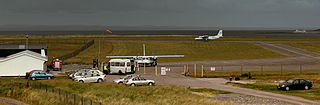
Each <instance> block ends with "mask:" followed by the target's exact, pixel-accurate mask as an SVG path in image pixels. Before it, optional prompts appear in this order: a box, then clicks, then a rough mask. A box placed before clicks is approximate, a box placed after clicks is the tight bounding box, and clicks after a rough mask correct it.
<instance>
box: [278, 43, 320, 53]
mask: <svg viewBox="0 0 320 105" xmlns="http://www.w3.org/2000/svg"><path fill="white" fill-rule="evenodd" d="M283 44H285V45H288V46H292V47H296V48H300V49H302V50H306V51H310V52H313V53H317V54H320V42H319V41H317V42H297V43H288V42H287V43H285V42H284V43H283Z"/></svg>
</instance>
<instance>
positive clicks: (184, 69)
mask: <svg viewBox="0 0 320 105" xmlns="http://www.w3.org/2000/svg"><path fill="white" fill-rule="evenodd" d="M183 74H186V65H183Z"/></svg>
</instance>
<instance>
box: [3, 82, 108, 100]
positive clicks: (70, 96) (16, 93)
mask: <svg viewBox="0 0 320 105" xmlns="http://www.w3.org/2000/svg"><path fill="white" fill-rule="evenodd" d="M3 86H5V87H9V88H8V90H9V92H8V93H7V94H6V96H8V97H13V98H19V97H21V94H22V93H21V89H25V88H31V89H38V90H42V91H45V92H46V93H47V94H48V93H51V94H54V95H52V96H53V98H56V99H57V100H60V102H61V103H63V104H65V105H104V104H103V103H102V102H98V101H97V100H92V99H90V98H86V97H83V96H81V95H78V94H75V93H72V92H70V91H66V90H62V89H60V88H56V87H53V86H50V85H46V84H43V83H40V82H35V81H27V82H17V81H14V82H10V83H9V84H3Z"/></svg>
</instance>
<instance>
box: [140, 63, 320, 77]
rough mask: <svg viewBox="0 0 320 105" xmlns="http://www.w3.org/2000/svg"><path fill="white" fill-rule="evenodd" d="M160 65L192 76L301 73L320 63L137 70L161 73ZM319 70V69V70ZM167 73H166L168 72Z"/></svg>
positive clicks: (200, 66)
mask: <svg viewBox="0 0 320 105" xmlns="http://www.w3.org/2000/svg"><path fill="white" fill-rule="evenodd" d="M161 67H167V68H171V71H170V72H168V73H179V74H186V73H188V74H189V75H193V76H195V75H196V76H201V77H206V74H207V73H213V72H227V73H234V72H236V73H240V74H243V73H248V72H255V73H258V74H264V73H266V72H273V73H276V74H279V75H282V74H284V73H287V72H291V73H296V74H303V73H307V72H310V70H319V68H320V64H317V63H314V64H290V65H288V64H273V65H213V64H185V65H158V66H156V67H144V66H142V67H139V68H137V71H138V72H139V71H140V72H141V74H154V75H158V74H160V73H161V71H160V69H159V68H161ZM319 72H320V71H319ZM168 73H167V74H168Z"/></svg>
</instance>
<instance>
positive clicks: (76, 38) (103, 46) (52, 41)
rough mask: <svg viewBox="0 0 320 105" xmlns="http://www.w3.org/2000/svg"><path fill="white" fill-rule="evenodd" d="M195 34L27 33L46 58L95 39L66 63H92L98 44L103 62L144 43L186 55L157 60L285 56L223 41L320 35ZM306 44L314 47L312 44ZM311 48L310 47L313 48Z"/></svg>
mask: <svg viewBox="0 0 320 105" xmlns="http://www.w3.org/2000/svg"><path fill="white" fill-rule="evenodd" d="M194 37H195V36H194V35H155V36H148V35H121V36H118V35H105V36H102V35H66V36H62V35H61V36H59V35H56V36H30V38H29V39H30V43H31V44H47V45H48V47H49V48H48V54H49V61H51V59H52V58H53V57H58V56H62V55H65V54H67V53H70V52H72V51H75V50H76V49H79V48H80V47H81V46H82V45H84V43H85V42H88V41H90V40H95V42H96V43H95V44H94V46H92V47H90V48H89V49H87V50H85V51H84V52H82V53H81V54H80V55H78V56H76V57H74V58H71V59H68V60H66V61H65V63H86V64H88V63H92V59H94V58H98V57H99V53H98V51H99V45H100V51H101V52H100V57H99V58H100V59H101V60H102V61H106V60H107V59H105V56H106V55H142V44H146V45H147V55H167V54H184V55H186V57H185V58H166V59H159V62H180V61H206V60H234V59H257V58H278V57H286V56H284V55H281V54H278V53H274V52H272V51H269V50H266V49H263V48H261V47H258V46H256V45H254V44H248V43H243V42H224V41H281V42H287V43H291V42H292V41H295V42H296V41H297V42H298V41H306V42H312V43H317V41H319V38H300V37H265V36H256V37H252V36H242V37H240V36H226V37H224V38H221V39H218V40H215V41H209V42H201V41H200V42H199V41H193V38H194ZM99 40H100V44H99ZM0 43H19V44H24V43H25V38H24V36H22V35H16V36H15V35H13V36H9V35H8V36H5V35H1V36H0ZM309 45H310V46H311V47H312V46H313V44H309ZM309 45H308V46H309ZM318 45H319V44H318ZM311 47H310V48H309V49H313V48H311ZM316 47H317V46H315V48H316ZM318 51H319V50H318Z"/></svg>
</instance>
